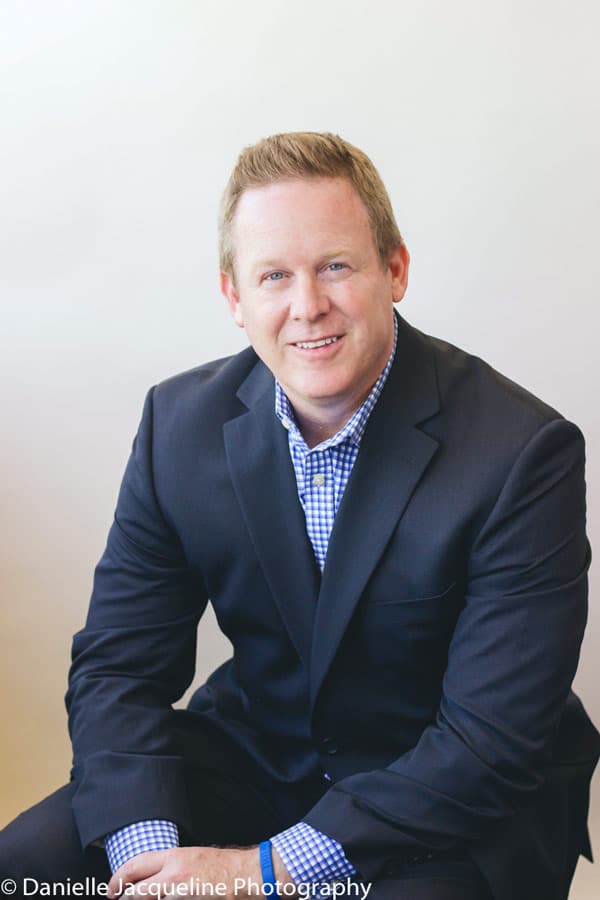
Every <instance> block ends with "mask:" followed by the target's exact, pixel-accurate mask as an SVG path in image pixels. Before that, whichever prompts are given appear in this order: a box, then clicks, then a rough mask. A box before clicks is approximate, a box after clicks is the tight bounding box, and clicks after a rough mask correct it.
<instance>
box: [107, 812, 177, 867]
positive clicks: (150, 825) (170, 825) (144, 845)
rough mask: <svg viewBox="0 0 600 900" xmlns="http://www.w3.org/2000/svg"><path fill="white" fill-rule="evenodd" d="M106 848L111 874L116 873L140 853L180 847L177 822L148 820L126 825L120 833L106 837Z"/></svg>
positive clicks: (116, 832)
mask: <svg viewBox="0 0 600 900" xmlns="http://www.w3.org/2000/svg"><path fill="white" fill-rule="evenodd" d="M104 846H105V848H106V854H107V856H108V864H109V866H110V869H111V872H113V873H114V872H116V871H117V869H120V868H121V866H122V865H123V864H124V863H126V862H127V860H128V859H131V857H132V856H137V855H138V853H148V852H149V851H150V850H170V849H171V847H179V832H178V830H177V825H176V824H175V822H167V821H165V820H164V819H147V820H146V821H144V822H134V823H133V824H131V825H126V826H125V828H120V829H119V831H113V833H112V834H109V835H107V836H106V838H105V841H104Z"/></svg>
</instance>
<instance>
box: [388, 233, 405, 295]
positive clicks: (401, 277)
mask: <svg viewBox="0 0 600 900" xmlns="http://www.w3.org/2000/svg"><path fill="white" fill-rule="evenodd" d="M409 264H410V256H409V253H408V250H407V249H406V245H405V244H400V246H399V247H396V249H395V250H394V251H393V252H392V255H391V257H390V262H389V273H390V275H391V279H392V301H393V302H394V303H400V301H401V300H402V298H403V297H404V295H405V293H406V286H407V284H408V267H409Z"/></svg>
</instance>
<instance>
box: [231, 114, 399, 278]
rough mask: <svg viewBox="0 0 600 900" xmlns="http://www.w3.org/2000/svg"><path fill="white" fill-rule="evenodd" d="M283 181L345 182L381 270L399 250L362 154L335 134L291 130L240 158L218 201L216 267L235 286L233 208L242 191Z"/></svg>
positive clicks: (388, 209)
mask: <svg viewBox="0 0 600 900" xmlns="http://www.w3.org/2000/svg"><path fill="white" fill-rule="evenodd" d="M287 178H345V179H346V180H347V181H349V182H350V184H351V185H352V186H353V187H354V189H355V190H356V193H357V194H358V196H359V197H360V199H361V200H362V203H363V205H364V207H365V209H366V212H367V215H368V218H369V224H370V226H371V231H372V233H373V238H374V240H375V246H376V248H377V252H378V255H379V258H380V260H381V263H382V265H383V266H384V268H385V267H386V266H387V265H388V263H389V261H390V258H391V256H392V253H393V251H394V250H395V249H397V248H398V247H399V246H401V245H402V243H403V240H402V235H401V234H400V231H399V229H398V225H397V224H396V219H395V218H394V212H393V210H392V204H391V203H390V198H389V196H388V193H387V191H386V189H385V186H384V184H383V181H382V180H381V177H380V175H379V172H378V171H377V169H376V168H375V166H374V165H373V163H372V162H371V160H370V159H369V157H368V156H367V154H366V153H363V151H362V150H359V149H358V147H355V146H353V145H352V144H349V143H348V141H345V140H344V139H343V138H341V137H340V136H339V135H337V134H331V133H329V132H315V131H292V132H287V133H285V134H273V135H271V136H270V137H266V138H263V140H261V141H258V143H256V144H252V145H251V146H249V147H246V148H245V149H244V150H242V152H241V153H240V155H239V157H238V160H237V163H236V165H235V168H234V170H233V172H232V173H231V176H230V178H229V181H228V182H227V186H226V188H225V191H224V193H223V197H222V199H221V208H220V213H219V265H220V267H221V271H222V272H227V273H228V274H229V275H231V277H232V278H233V279H234V281H235V273H234V247H233V240H232V234H231V232H232V226H233V219H234V216H235V212H236V209H237V205H238V203H239V200H240V197H241V196H242V194H243V192H244V191H245V190H247V189H248V188H253V187H262V186H264V185H267V184H271V183H273V182H277V181H283V180H285V179H287Z"/></svg>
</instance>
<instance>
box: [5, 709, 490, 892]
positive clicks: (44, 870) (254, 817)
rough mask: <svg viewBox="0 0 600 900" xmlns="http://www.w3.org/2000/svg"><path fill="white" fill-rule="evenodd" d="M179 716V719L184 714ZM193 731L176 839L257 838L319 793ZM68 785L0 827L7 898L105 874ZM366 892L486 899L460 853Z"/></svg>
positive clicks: (244, 842) (221, 841)
mask: <svg viewBox="0 0 600 900" xmlns="http://www.w3.org/2000/svg"><path fill="white" fill-rule="evenodd" d="M182 720H183V721H184V722H185V721H186V716H185V714H184V716H183V717H182ZM190 721H191V720H190ZM192 730H193V731H194V732H195V733H194V734H193V736H192V740H191V742H188V746H190V747H193V752H191V753H190V762H189V764H188V765H187V767H186V782H187V785H188V790H189V795H190V805H191V808H192V809H193V817H194V821H193V829H192V833H191V834H189V835H184V836H183V841H182V842H183V843H188V844H193V845H199V846H202V845H209V844H216V845H222V846H226V845H237V846H248V845H251V844H256V843H258V842H259V841H261V840H264V839H265V838H267V837H271V836H272V835H273V834H276V833H277V832H278V831H281V830H283V829H284V828H286V827H288V826H289V825H291V824H294V823H295V822H297V821H299V820H300V819H301V818H302V815H303V813H304V812H306V810H307V809H309V808H310V806H312V804H313V803H314V802H316V800H317V799H318V797H319V795H320V793H322V790H323V783H322V781H321V780H320V779H316V778H315V779H314V780H311V781H306V782H304V783H302V784H300V785H296V786H294V788H291V787H287V786H282V785H280V784H275V783H273V782H272V781H271V780H270V779H267V777H266V776H265V773H264V772H262V771H261V770H258V769H257V767H256V765H255V764H254V763H253V762H252V761H251V760H249V759H248V757H247V756H246V755H245V754H244V753H243V752H242V751H241V750H240V748H238V747H237V746H236V745H235V744H234V743H233V742H232V741H231V740H230V739H229V738H227V736H225V735H223V734H222V732H217V731H215V729H214V728H213V727H212V726H211V727H210V728H208V729H202V728H198V723H197V721H196V720H195V719H194V726H193V729H192ZM72 791H73V786H72V784H68V785H65V786H64V787H62V788H60V789H59V790H58V791H56V792H55V793H53V794H51V795H50V796H49V797H47V798H46V799H45V800H42V802H41V803H38V804H37V805H36V806H33V807H32V808H31V809H29V810H27V811H26V812H24V813H22V814H21V815H20V816H18V817H17V818H16V819H15V820H14V821H13V822H11V823H10V824H9V825H8V826H7V827H6V828H5V829H4V830H3V831H2V832H0V878H1V879H5V878H11V879H14V881H15V882H16V884H17V891H16V893H14V894H13V896H14V897H17V898H18V897H21V896H26V894H25V891H24V886H26V889H27V891H29V890H31V889H32V885H33V884H34V882H33V879H35V880H36V881H37V882H38V883H40V884H42V883H44V884H45V883H48V884H68V883H69V879H70V883H71V884H73V883H75V882H78V883H84V884H87V885H88V895H89V896H94V892H93V888H94V885H97V884H103V883H105V882H107V881H108V880H109V878H110V875H111V873H110V869H109V867H108V863H107V860H106V853H105V851H104V849H103V848H102V847H89V848H87V849H86V851H85V852H84V851H82V849H81V845H80V842H79V837H78V834H77V830H76V827H75V821H74V818H73V814H72V811H71V794H72ZM199 874H200V873H199ZM25 879H29V881H25ZM86 879H87V882H86ZM94 879H95V882H94ZM96 895H97V896H102V894H101V893H99V892H98V893H97V894H96ZM368 896H369V898H370V900H491V894H490V893H489V891H488V888H487V886H486V884H485V882H484V881H483V879H482V877H481V875H480V873H479V871H478V869H477V868H476V866H475V865H474V864H473V863H472V862H470V861H469V860H467V859H466V858H460V856H457V857H456V858H446V859H435V858H434V859H432V860H428V861H426V862H420V863H416V864H415V863H413V864H411V863H406V865H400V866H399V868H398V872H397V874H396V875H395V876H394V877H393V878H384V879H381V880H378V881H377V882H376V883H375V884H374V885H373V887H372V889H371V891H370V893H369V895H368Z"/></svg>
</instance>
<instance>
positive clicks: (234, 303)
mask: <svg viewBox="0 0 600 900" xmlns="http://www.w3.org/2000/svg"><path fill="white" fill-rule="evenodd" d="M221 293H222V294H223V296H224V297H225V299H226V300H227V305H228V307H229V312H230V313H231V315H232V317H233V321H234V322H235V324H236V325H238V326H239V327H240V328H243V327H244V317H243V315H242V306H241V303H240V298H239V295H238V292H237V291H236V289H235V285H234V283H233V278H232V276H231V275H229V273H228V272H221Z"/></svg>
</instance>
